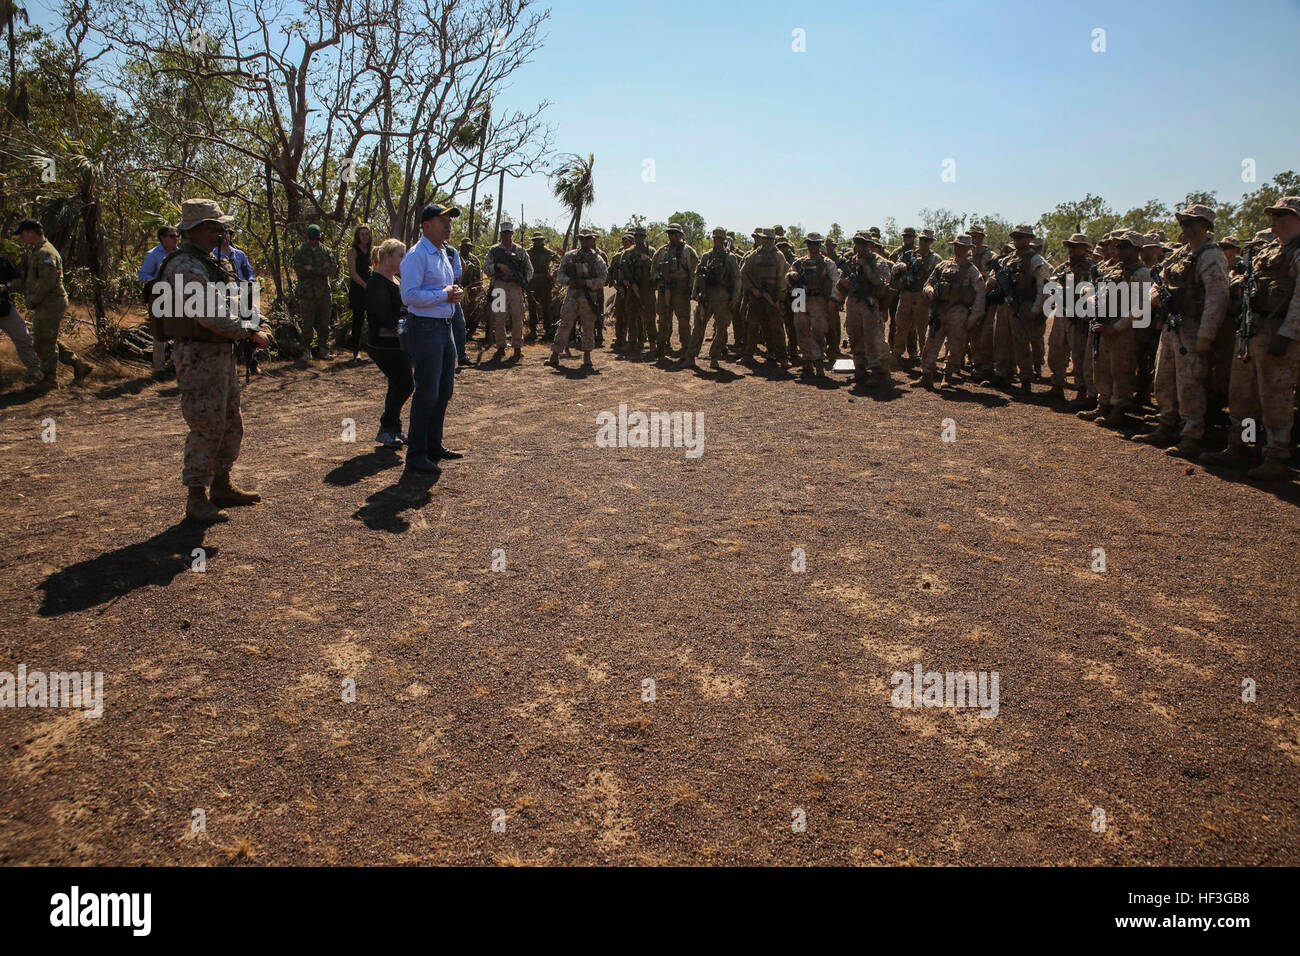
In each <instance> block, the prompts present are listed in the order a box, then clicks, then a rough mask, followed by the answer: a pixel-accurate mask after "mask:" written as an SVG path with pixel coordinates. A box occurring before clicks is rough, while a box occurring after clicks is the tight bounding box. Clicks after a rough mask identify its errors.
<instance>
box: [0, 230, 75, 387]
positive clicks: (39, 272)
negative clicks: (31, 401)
mask: <svg viewBox="0 0 1300 956" xmlns="http://www.w3.org/2000/svg"><path fill="white" fill-rule="evenodd" d="M14 235H16V236H18V237H19V238H20V239H21V240H22V242H23V245H25V246H27V256H26V258H25V260H24V261H23V264H22V275H23V277H22V280H21V281H20V282H15V283H13V287H14V288H15V289H16V290H18V291H21V292H22V293H23V299H24V300H25V301H26V303H27V307H28V308H29V309H31V310H32V341H33V344H34V345H35V348H36V354H37V355H38V356H40V360H41V373H42V375H43V376H44V377H43V378H42V379H41V385H42V386H43V387H45V388H57V387H58V379H57V377H56V375H55V372H56V369H57V368H58V364H57V363H59V362H62V363H63V364H64V365H71V366H72V368H73V379H72V380H73V382H76V383H80V382H81V381H83V380H84V379H85V377H86V376H87V375H89V374H90V373H91V371H92V369H91V366H90V365H89V364H88V363H86V362H84V361H82V359H81V357H80V356H78V355H77V354H76V353H74V352H73V351H72V349H70V348H68V347H67V346H66V345H64V344H63V343H62V342H61V341H60V340H59V329H60V328H61V327H62V326H63V313H64V312H65V311H66V310H67V308H68V292H67V290H66V289H64V287H63V259H62V258H61V257H60V256H59V252H58V250H57V249H55V248H54V246H53V245H52V244H51V243H50V242H49V241H48V240H47V239H46V238H45V229H44V227H43V226H42V225H41V224H40V223H39V222H37V221H36V220H35V219H24V220H23V221H22V222H20V223H19V224H18V229H17V230H16V231H15V233H14Z"/></svg>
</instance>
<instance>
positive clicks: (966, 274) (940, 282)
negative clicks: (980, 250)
mask: <svg viewBox="0 0 1300 956" xmlns="http://www.w3.org/2000/svg"><path fill="white" fill-rule="evenodd" d="M972 272H973V273H975V275H974V281H976V282H978V281H979V269H978V268H976V266H975V264H974V263H973V262H971V261H970V260H969V259H967V260H966V261H965V262H962V263H958V262H957V261H956V260H955V259H952V260H949V261H948V262H945V263H944V264H943V265H941V266H939V274H938V275H937V276H935V280H934V284H935V294H936V295H937V296H938V297H939V306H940V307H941V308H945V309H946V308H947V307H948V306H950V305H964V306H966V307H967V308H970V307H971V306H972V305H974V304H975V288H974V287H973V286H972V285H971V279H972V277H971V273H972Z"/></svg>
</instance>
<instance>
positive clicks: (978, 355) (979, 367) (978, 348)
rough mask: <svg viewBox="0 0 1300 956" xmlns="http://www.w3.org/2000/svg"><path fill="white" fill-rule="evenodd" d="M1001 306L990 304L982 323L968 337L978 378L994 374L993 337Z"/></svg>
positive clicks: (981, 319) (982, 317)
mask: <svg viewBox="0 0 1300 956" xmlns="http://www.w3.org/2000/svg"><path fill="white" fill-rule="evenodd" d="M1000 308H1002V307H1001V306H1000V305H991V306H989V307H988V309H987V310H986V311H985V312H984V315H983V316H981V317H980V324H979V325H977V326H975V330H974V331H973V332H971V334H970V335H969V337H968V338H967V341H968V342H969V343H970V357H971V361H972V362H973V363H974V364H975V377H976V378H977V379H979V378H985V377H987V376H989V375H992V374H993V339H994V334H995V332H996V331H997V311H998V309H1000Z"/></svg>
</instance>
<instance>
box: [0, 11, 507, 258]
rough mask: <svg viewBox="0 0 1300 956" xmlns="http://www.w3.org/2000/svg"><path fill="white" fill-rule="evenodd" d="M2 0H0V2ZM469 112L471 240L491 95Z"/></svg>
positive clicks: (464, 134) (464, 131) (461, 139)
mask: <svg viewBox="0 0 1300 956" xmlns="http://www.w3.org/2000/svg"><path fill="white" fill-rule="evenodd" d="M2 2H4V0H0V3H2ZM466 112H467V113H469V112H477V113H478V116H477V117H475V118H473V119H467V120H466V122H465V123H464V125H463V126H461V128H460V132H459V134H458V136H457V145H459V146H462V147H467V146H472V145H473V144H474V143H475V142H477V143H478V162H477V163H475V165H474V185H473V187H471V189H470V191H469V238H470V241H471V242H473V241H475V240H476V239H477V238H478V235H477V230H476V229H475V228H474V211H475V204H476V203H477V202H478V182H479V180H480V179H482V178H483V148H484V147H485V146H487V136H488V127H490V126H491V125H492V97H491V96H486V97H484V98H483V101H482V102H481V103H478V104H475V106H473V107H471V108H470V109H469V110H467V111H466Z"/></svg>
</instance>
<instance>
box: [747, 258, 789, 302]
mask: <svg viewBox="0 0 1300 956" xmlns="http://www.w3.org/2000/svg"><path fill="white" fill-rule="evenodd" d="M750 261H751V262H752V263H753V265H752V266H750V267H749V277H750V279H751V280H752V281H753V282H754V284H755V285H756V286H758V288H759V290H760V291H762V292H766V293H767V294H768V295H776V290H777V285H778V282H779V278H780V275H781V273H782V271H784V270H785V269H786V268H787V266H788V263H787V262H786V261H785V256H783V255H782V254H781V252H780V250H778V249H775V248H768V249H758V250H756V251H755V252H754V254H753V256H751V257H750Z"/></svg>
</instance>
